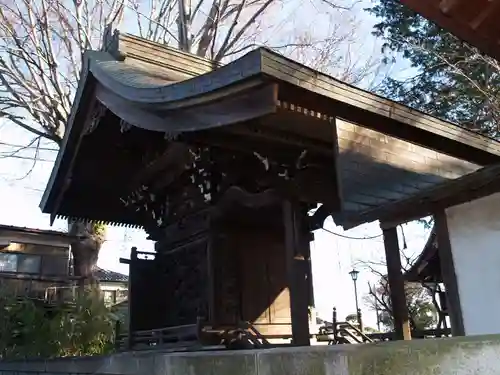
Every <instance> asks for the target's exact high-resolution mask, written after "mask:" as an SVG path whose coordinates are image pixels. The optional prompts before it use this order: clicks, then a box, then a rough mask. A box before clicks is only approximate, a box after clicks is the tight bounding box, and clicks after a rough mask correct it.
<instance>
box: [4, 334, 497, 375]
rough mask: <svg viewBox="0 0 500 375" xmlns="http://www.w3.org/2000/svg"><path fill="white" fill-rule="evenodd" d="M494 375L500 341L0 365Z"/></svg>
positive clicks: (47, 369) (12, 371)
mask: <svg viewBox="0 0 500 375" xmlns="http://www.w3.org/2000/svg"><path fill="white" fill-rule="evenodd" d="M33 373H37V374H40V375H42V374H43V373H46V374H47V375H48V374H51V375H53V374H68V375H69V374H71V375H81V374H95V375H97V374H115V375H117V374H120V375H136V374H137V375H257V374H258V375H365V374H366V375H386V374H387V375H398V374H405V375H406V374H415V375H424V374H425V375H431V374H432V375H462V374H479V375H493V374H495V375H496V374H500V335H494V336H477V337H460V338H452V339H434V340H414V341H409V342H402V341H399V342H390V343H377V344H365V345H338V346H313V347H307V348H280V349H270V350H254V351H234V352H204V353H171V354H167V353H161V352H131V353H120V354H116V355H112V356H108V357H91V358H74V359H72V358H67V359H60V360H50V361H23V362H16V361H12V362H9V361H5V362H0V375H33Z"/></svg>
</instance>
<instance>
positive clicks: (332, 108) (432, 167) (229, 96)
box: [41, 34, 500, 226]
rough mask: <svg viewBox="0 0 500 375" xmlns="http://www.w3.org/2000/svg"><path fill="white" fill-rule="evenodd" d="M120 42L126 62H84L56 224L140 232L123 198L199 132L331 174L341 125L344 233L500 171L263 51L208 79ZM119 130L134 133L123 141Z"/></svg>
mask: <svg viewBox="0 0 500 375" xmlns="http://www.w3.org/2000/svg"><path fill="white" fill-rule="evenodd" d="M117 38H119V40H120V41H123V40H124V41H125V42H124V43H125V44H126V45H127V46H128V47H127V48H128V50H127V51H126V53H124V54H123V55H124V56H125V58H124V59H123V58H122V59H116V58H115V55H116V54H115V55H113V52H112V51H106V52H103V51H90V52H88V53H86V55H85V59H84V66H83V72H82V76H81V79H80V83H79V88H78V92H77V95H76V98H75V101H74V105H73V108H72V114H71V116H70V119H69V123H68V126H67V131H66V134H65V138H64V140H63V143H62V146H61V150H60V152H59V154H58V156H57V160H56V164H55V166H54V169H53V171H52V175H51V177H50V180H49V183H48V186H47V189H46V191H45V193H44V196H43V199H42V203H41V207H42V210H43V212H46V213H51V214H52V216H56V215H60V216H61V217H75V218H82V219H89V220H100V221H104V222H108V223H122V224H126V225H138V226H140V225H141V224H140V223H141V220H140V219H138V218H137V217H136V216H134V215H135V213H134V212H130V210H128V209H127V208H126V207H124V206H123V204H122V202H121V200H120V198H122V197H123V196H124V195H126V194H127V193H129V192H128V191H126V189H127V188H128V185H129V183H130V181H131V180H132V179H133V178H136V177H137V176H138V172H139V171H140V170H143V169H144V165H143V164H142V159H141V158H142V157H143V155H144V154H145V153H146V152H147V151H151V150H153V151H157V150H158V151H159V152H160V153H161V152H162V151H163V152H165V149H168V148H169V147H171V146H172V143H175V142H170V141H168V139H170V138H169V137H167V141H166V140H165V134H167V135H169V136H170V135H172V134H178V133H183V134H190V135H191V134H193V133H198V134H200V133H201V131H209V133H206V132H205V133H203V134H205V135H207V136H210V135H217V134H221V133H220V132H219V133H215V131H221V132H226V133H224V135H225V136H231V137H241V138H242V139H245V141H248V140H251V141H253V142H257V141H256V140H258V139H260V138H259V137H261V138H262V134H261V133H259V132H261V131H265V132H267V133H264V134H265V136H268V137H269V138H268V139H272V142H274V143H273V144H274V146H278V145H283V144H286V145H287V147H293V148H294V149H293V151H294V152H295V151H297V155H299V154H300V153H301V152H302V151H303V150H304V149H308V148H309V149H311V150H313V152H317V153H318V154H321V157H324V160H328V163H326V164H325V165H327V164H328V168H329V171H330V170H332V169H334V167H332V162H331V160H333V148H332V124H336V127H337V132H338V139H339V140H338V143H339V144H338V146H339V158H338V168H339V171H338V172H339V176H340V178H341V180H342V183H341V186H340V188H341V189H342V200H343V211H342V212H341V213H340V214H339V215H337V216H336V217H335V219H336V221H337V222H338V223H339V224H343V223H346V222H347V221H348V220H353V221H356V217H357V216H358V215H360V214H362V213H363V212H365V211H367V210H371V209H373V208H375V207H381V206H384V205H386V204H387V203H390V202H395V201H399V200H402V199H405V198H408V197H410V196H413V195H414V194H416V193H417V192H418V191H420V190H421V189H425V188H431V187H433V186H436V184H439V183H442V182H444V181H449V180H453V179H456V178H458V177H460V176H463V175H466V174H468V173H471V172H473V171H475V170H477V169H478V168H480V167H481V166H483V165H490V164H493V163H496V162H500V143H499V142H497V141H495V140H492V139H489V138H487V137H484V136H481V135H478V134H475V133H473V132H471V131H468V130H467V129H464V128H461V127H459V126H456V125H454V124H450V123H448V122H445V121H441V120H439V119H437V118H434V117H432V116H429V115H426V114H424V113H422V112H419V111H416V110H414V109H410V108H408V107H405V106H403V105H400V104H397V103H395V102H393V101H390V100H387V99H385V98H382V97H380V96H377V95H374V94H372V93H369V92H367V91H364V90H361V89H359V88H356V87H353V86H351V85H349V84H346V83H344V82H341V81H339V80H337V79H335V78H333V77H330V76H328V75H325V74H322V73H320V72H318V71H315V70H313V69H310V68H308V67H305V66H303V65H301V64H299V63H297V62H295V61H292V60H290V59H287V58H285V57H283V56H281V55H279V54H277V53H274V52H272V51H270V50H267V49H264V48H260V49H257V50H254V51H252V52H249V53H248V54H246V55H245V56H243V57H241V58H240V59H238V60H236V61H234V62H231V63H230V64H228V65H225V66H222V67H220V68H217V69H215V70H212V68H213V67H212V66H211V65H210V62H208V61H207V60H205V59H200V58H199V57H196V56H193V55H189V54H185V53H181V52H179V51H176V50H174V49H171V48H168V47H165V46H158V45H156V44H154V43H151V42H148V41H145V40H143V39H140V38H135V37H131V36H128V35H121V34H120V35H118V36H117ZM127 43H128V44H127ZM131 46H132V47H133V48H132V47H131ZM138 46H142V47H141V48H142V49H141V51H143V52H142V53H140V54H139V53H137V51H138V48H139V47H138ZM172 61H174V63H172ZM169 64H170V65H169ZM172 65H174V68H172V69H170V68H169V69H170V70H169V69H166V68H165V67H166V66H170V67H172ZM188 68H189V69H188ZM190 69H191V70H190ZM188 70H190V72H191V73H189V72H188ZM174 73H175V74H174ZM188 73H189V74H191V78H189V74H188ZM183 74H184V76H182V75H183ZM268 88H272V90H267V89H268ZM266 90H267V91H266ZM275 96H276V97H275ZM96 102H98V103H102V104H103V105H104V106H105V107H106V112H105V114H104V116H102V117H101V118H100V122H99V123H98V124H95V125H97V127H96V128H95V130H93V129H94V128H90V127H89V124H92V123H93V122H94V121H93V120H94V118H93V117H92V116H93V115H94V114H93V112H92V110H93V107H92V106H93V103H96ZM228 109H229V110H228ZM332 121H333V123H332ZM122 122H125V123H128V125H129V126H131V129H132V130H131V131H129V132H128V133H127V132H122V131H121V126H122ZM255 127H258V129H257V130H258V131H255ZM210 132H213V133H210ZM269 134H270V135H269ZM276 134H279V136H276ZM205 135H204V136H205ZM169 142H170V143H169ZM228 143H229V142H228ZM228 143H226V144H225V145H224V147H226V146H227V145H228ZM243 143H244V144H245V142H243ZM155 147H156V148H157V150H156V149H155ZM295 148H296V149H295ZM322 160H323V159H322ZM169 168H175V166H171V165H170V166H169ZM327 174H328V173H325V174H322V176H323V178H325V179H326V177H325V176H326V175H327ZM328 180H330V179H328ZM327 187H328V186H327ZM328 194H329V195H331V190H330V191H329V192H328ZM95 197H98V198H99V202H97V201H96V198H95ZM343 220H344V221H343Z"/></svg>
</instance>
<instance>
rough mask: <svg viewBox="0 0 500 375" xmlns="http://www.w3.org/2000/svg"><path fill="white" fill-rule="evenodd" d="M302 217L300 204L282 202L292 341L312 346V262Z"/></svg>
mask: <svg viewBox="0 0 500 375" xmlns="http://www.w3.org/2000/svg"><path fill="white" fill-rule="evenodd" d="M301 214H302V210H301V207H300V204H299V203H296V202H293V203H292V202H290V201H285V202H284V203H283V216H284V224H285V246H286V267H287V275H288V288H289V292H290V310H291V317H292V341H293V344H294V345H298V346H309V345H310V339H309V280H308V274H309V271H308V267H309V261H308V259H305V257H304V253H307V252H306V251H304V248H303V247H304V246H306V245H308V243H306V242H305V241H307V238H306V239H305V237H304V231H303V229H302V228H301V224H302V216H301Z"/></svg>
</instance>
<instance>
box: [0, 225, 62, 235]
mask: <svg viewBox="0 0 500 375" xmlns="http://www.w3.org/2000/svg"><path fill="white" fill-rule="evenodd" d="M2 231H12V232H21V233H30V234H41V235H50V236H61V237H72V236H70V235H69V234H68V233H66V232H60V231H55V230H49V229H37V228H26V227H17V226H14V225H4V224H0V232H2Z"/></svg>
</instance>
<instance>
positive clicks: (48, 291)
mask: <svg viewBox="0 0 500 375" xmlns="http://www.w3.org/2000/svg"><path fill="white" fill-rule="evenodd" d="M73 240H74V238H73V237H72V236H70V235H69V234H67V233H64V232H58V231H53V230H41V229H33V228H22V227H16V226H10V225H0V293H2V292H7V293H10V294H14V295H16V296H27V297H32V298H40V299H48V300H54V299H59V298H66V297H69V296H71V295H73V294H74V293H73V291H74V289H75V288H76V286H75V284H76V277H75V276H74V275H73V269H72V259H71V251H70V249H71V242H72V241H73ZM96 278H97V280H98V281H99V284H100V287H101V291H102V292H103V298H104V300H105V302H106V303H107V304H109V305H114V304H116V303H120V302H122V301H124V300H126V299H127V295H128V276H127V275H123V274H120V273H117V272H113V271H109V270H105V269H103V268H98V269H97V270H96ZM68 291H71V293H69V294H68V293H66V292H68Z"/></svg>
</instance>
